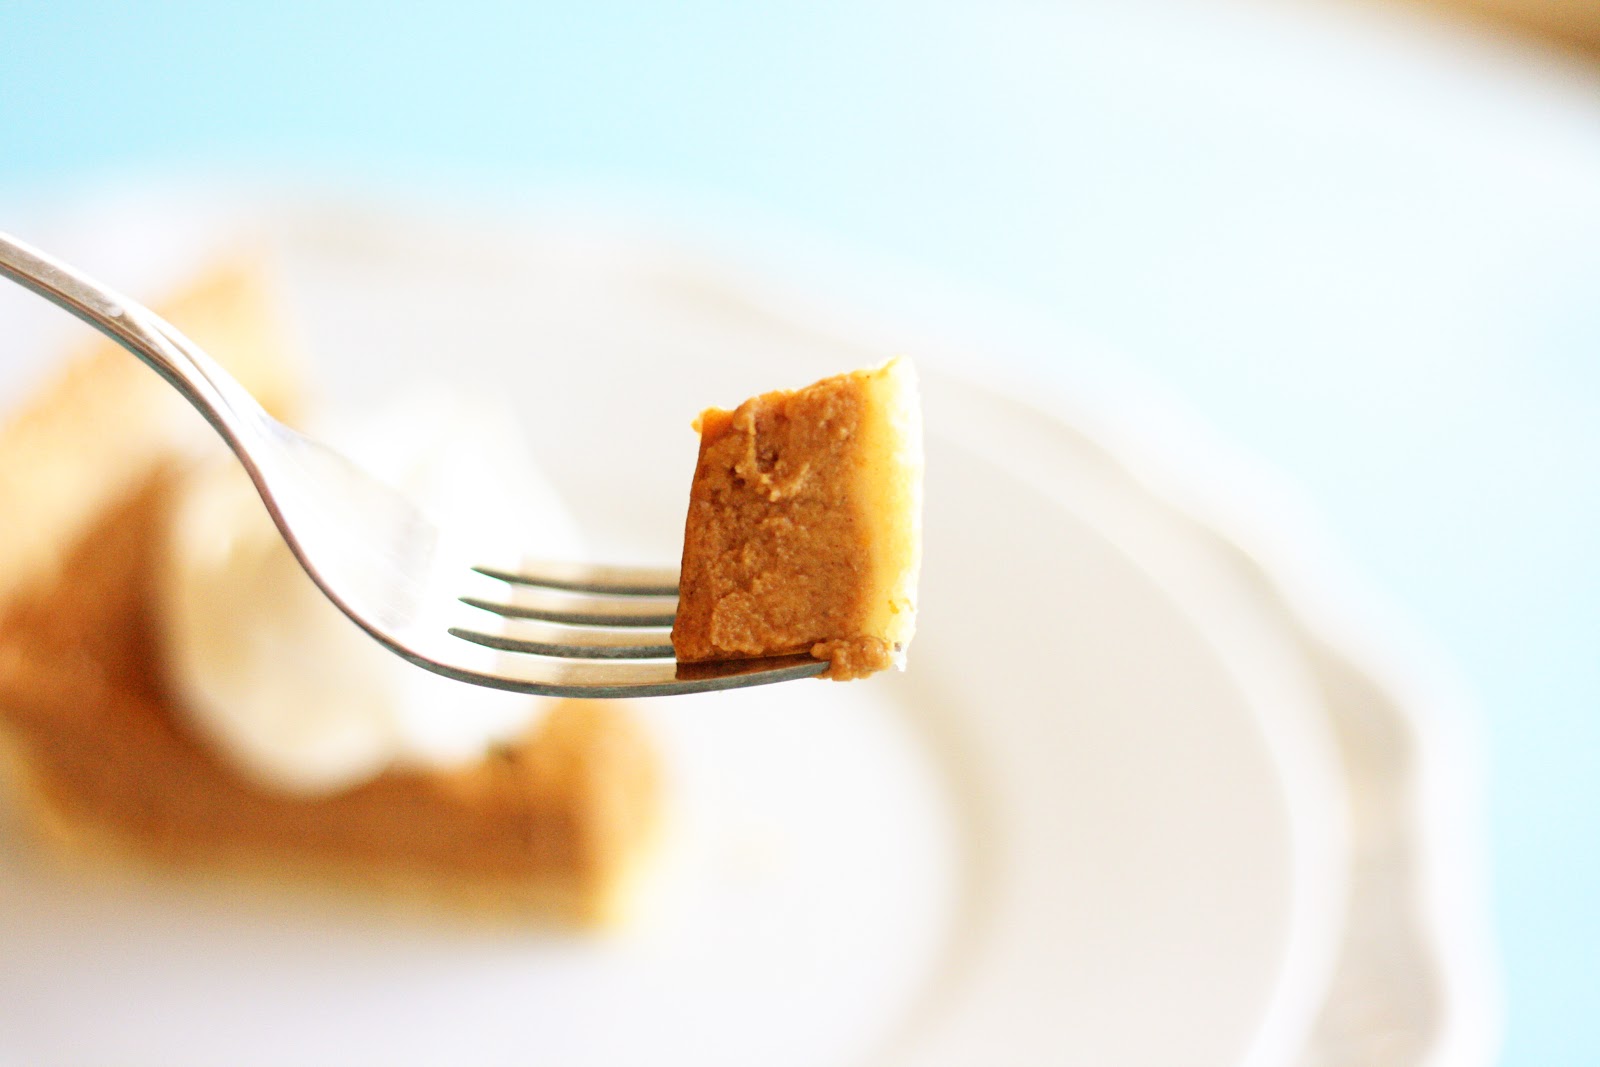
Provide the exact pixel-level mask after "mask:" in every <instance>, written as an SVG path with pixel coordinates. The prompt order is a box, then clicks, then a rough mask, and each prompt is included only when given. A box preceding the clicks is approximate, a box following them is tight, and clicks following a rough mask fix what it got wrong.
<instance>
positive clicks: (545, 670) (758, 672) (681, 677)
mask: <svg viewBox="0 0 1600 1067" xmlns="http://www.w3.org/2000/svg"><path fill="white" fill-rule="evenodd" d="M462 647H463V648H464V649H475V650H476V653H479V654H481V655H479V654H474V655H470V656H467V657H464V658H463V659H459V660H458V659H456V658H455V657H450V658H449V661H446V660H431V661H428V660H417V659H416V658H415V655H414V654H411V653H407V652H402V654H404V655H408V658H413V660H414V662H419V663H420V664H421V665H422V666H425V667H429V668H430V669H431V670H434V671H437V672H439V673H440V674H444V675H446V676H449V677H453V678H457V679H459V680H461V681H468V682H474V683H476V684H478V685H487V686H492V687H494V688H497V689H510V690H514V691H516V692H523V693H534V694H538V695H542V696H557V697H579V698H584V699H609V698H618V697H620V698H626V697H657V696H675V695H678V694H685V693H704V692H711V691H714V690H720V689H739V688H743V687H746V686H753V685H766V684H769V683H772V682H786V681H791V680H794V679H798V678H810V677H815V676H816V675H818V674H821V673H822V672H823V671H825V670H827V669H828V664H827V663H826V662H824V661H822V660H817V659H812V658H811V657H810V656H807V655H804V654H800V655H794V656H780V657H774V658H771V659H749V660H729V661H724V662H720V663H696V664H680V663H677V662H675V661H673V660H657V659H648V660H644V659H603V660H601V659H559V658H549V657H544V656H534V655H528V654H526V653H522V652H512V651H502V650H494V649H492V648H489V647H485V646H483V645H480V644H477V643H463V645H462Z"/></svg>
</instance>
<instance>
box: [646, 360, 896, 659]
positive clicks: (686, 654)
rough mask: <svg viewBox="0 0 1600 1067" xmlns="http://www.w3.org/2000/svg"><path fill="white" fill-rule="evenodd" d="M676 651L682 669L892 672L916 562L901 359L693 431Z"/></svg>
mask: <svg viewBox="0 0 1600 1067" xmlns="http://www.w3.org/2000/svg"><path fill="white" fill-rule="evenodd" d="M695 425H696V429H697V430H698V431H699V432H700V457H699V461H698V463H697V465H696V468H695V473H694V482H693V485H692V486H691V488H690V493H689V514H688V519H687V522H686V523H685V528H684V537H683V568H682V573H681V576H680V579H679V601H678V615H677V621H676V624H675V625H674V626H673V630H672V643H673V647H674V649H675V650H676V651H677V655H678V658H679V659H680V660H683V661H685V662H700V661H708V660H724V659H738V658H749V657H763V656H778V655H792V654H795V653H808V654H810V655H811V656H813V657H815V658H817V659H820V660H826V661H828V663H829V668H828V670H827V671H825V672H824V677H829V678H833V679H836V680H846V679H852V678H861V677H864V676H866V675H869V674H872V673H874V672H876V671H881V670H883V669H885V668H887V667H891V666H902V665H903V663H904V656H905V650H906V646H907V645H908V644H909V643H910V641H911V636H912V632H913V630H914V629H915V626H916V589H917V572H918V569H919V567H920V565H921V557H922V466H923V459H922V415H921V408H920V406H919V402H918V398H917V387H916V373H915V371H914V370H913V369H912V367H911V364H910V363H909V362H907V361H905V360H903V359H896V360H891V361H890V362H888V363H886V364H884V365H883V366H881V367H878V368H875V369H872V370H860V371H854V372H851V373H848V374H841V375H838V376H837V377H833V378H827V379H824V380H822V381H820V382H817V383H816V384H814V385H810V386H807V387H806V388H804V389H796V390H793V391H790V392H781V391H780V392H772V393H766V394H764V395H762V396H758V397H755V398H753V399H751V400H747V401H745V402H744V403H743V404H740V405H739V406H738V407H737V408H735V409H734V410H733V411H723V410H720V409H717V408H712V409H710V410H708V411H706V412H704V413H703V414H702V415H701V416H700V418H699V420H698V421H697V422H696V424H695Z"/></svg>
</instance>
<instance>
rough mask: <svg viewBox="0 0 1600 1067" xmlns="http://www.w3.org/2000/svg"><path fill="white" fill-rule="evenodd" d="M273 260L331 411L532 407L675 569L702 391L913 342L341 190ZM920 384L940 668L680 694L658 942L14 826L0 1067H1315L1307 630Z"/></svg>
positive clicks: (553, 438)
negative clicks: (445, 913)
mask: <svg viewBox="0 0 1600 1067" xmlns="http://www.w3.org/2000/svg"><path fill="white" fill-rule="evenodd" d="M146 217H147V218H148V216H146ZM263 232H266V233H270V234H271V235H272V236H271V238H270V241H269V246H270V250H271V252H272V254H273V255H274V256H275V258H276V262H277V263H278V265H279V267H280V273H281V279H282V281H283V285H284V292H285V295H286V296H287V299H288V304H289V307H290V309H291V311H292V312H293V314H294V317H295V323H296V325H297V327H298V328H299V330H300V332H301V334H302V336H303V337H304V338H305V339H306V341H307V346H308V348H309V350H310V352H311V353H312V355H313V357H314V358H315V360H316V362H317V365H318V367H319V368H320V369H322V370H324V371H325V377H326V380H327V382H328V385H329V392H330V394H331V395H332V397H333V398H334V399H335V401H336V402H338V403H345V404H348V403H351V402H354V401H359V400H360V399H362V398H363V397H366V396H368V395H370V394H374V393H382V392H383V391H385V390H386V389H387V388H389V387H391V386H393V385H394V384H397V383H400V382H404V381H406V380H411V379H416V378H421V377H432V378H435V379H439V378H443V379H447V380H448V382H449V385H450V386H451V387H452V388H457V389H460V390H463V391H467V392H488V391H493V392H495V393H497V394H499V395H503V396H506V397H510V398H512V399H513V400H514V402H515V403H516V405H517V407H518V408H519V410H520V413H521V415H522V416H523V418H524V421H525V423H526V425H527V427H528V431H529V437H530V440H531V442H532V444H533V447H534V449H535V453H536V455H537V456H538V457H539V458H540V459H541V460H542V461H543V462H544V463H545V464H546V465H547V466H548V468H549V470H550V471H551V473H552V474H553V476H554V477H555V479H556V480H557V481H558V483H559V484H560V485H561V487H562V488H563V489H564V490H565V491H566V492H567V494H568V496H569V498H570V500H571V502H572V504H573V507H574V509H575V510H576V511H577V512H578V513H579V514H580V516H581V518H582V519H583V520H585V522H586V523H587V524H588V525H589V527H590V528H591V531H592V533H593V534H594V537H595V540H596V542H597V543H598V544H599V545H601V546H602V547H603V548H604V549H605V550H606V551H607V552H608V553H609V554H611V555H624V556H634V557H638V558H657V559H670V558H672V556H673V555H674V554H675V551H676V541H677V537H678V534H679V530H680V527H681V515H682V508H683V499H684V490H685V488H686V483H687V478H688V474H689V471H690V470H691V469H692V465H693V456H694V438H693V436H692V435H691V434H690V433H689V431H688V429H687V421H688V419H689V418H690V417H691V416H692V415H693V414H694V413H695V412H696V411H697V410H698V409H699V408H700V407H701V406H703V405H705V404H706V403H710V402H722V403H731V402H734V401H737V400H738V399H740V398H742V397H743V396H745V395H748V394H750V393H753V392H756V391H760V390H762V389H766V388H770V387H773V386H775V385H794V384H801V383H803V382H805V381H808V380H810V379H812V378H815V377H818V376H821V375H823V374H826V373H830V372H834V371H837V370H840V369H844V368H847V367H851V366H855V365H859V364H862V363H866V362H871V361H873V360H876V359H879V358H881V357H882V356H884V355H887V354H888V353H886V352H880V351H877V350H876V349H875V347H874V345H873V344H872V343H870V342H861V341H859V340H856V339H853V338H851V337H849V336H846V335H843V334H840V333H839V332H837V331H835V330H832V329H830V328H829V327H828V326H827V325H826V323H825V322H824V321H822V320H820V319H816V318H813V317H808V316H807V315H804V314H791V313H788V312H786V311H784V310H783V309H781V308H779V307H776V306H773V305H772V304H771V303H770V302H769V301H767V300H766V299H765V298H764V297H763V295H762V294H761V293H759V292H757V291H754V290H751V289H749V288H747V287H745V286H743V285H741V284H738V283H736V282H732V281H729V280H728V279H726V278H724V277H721V276H720V275H718V274H717V273H716V272H714V271H707V270H705V269H702V268H700V267H697V266H695V265H693V264H691V263H688V262H686V261H685V260H684V259H683V258H682V257H679V256H677V255H675V254H670V253H668V252H665V251H662V250H661V249H659V248H651V247H640V246H638V245H635V244H630V243H627V242H617V241H607V240H592V239H587V238H577V237H572V236H560V235H556V234H552V233H549V232H545V231H539V230H536V229H522V230H510V231H506V232H493V231H490V230H483V229H474V228H472V227H466V226H463V227H453V226H446V225H437V226H419V225H416V224H413V223H412V222H410V221H406V222H404V223H403V224H402V221H401V220H398V219H393V218H384V217H381V216H379V215H362V214H360V213H358V212H352V211H351V210H350V209H349V208H348V207H347V206H341V207H337V208H323V209H314V208H308V207H305V206H299V207H295V208H293V209H280V210H278V211H277V213H276V214H275V215H274V216H273V217H272V219H271V224H270V226H267V227H264V228H263ZM108 239H110V237H109V236H108V235H107V234H105V233H103V232H102V234H101V236H100V240H102V241H104V240H108ZM108 258H115V257H111V256H110V255H109V254H108ZM0 306H3V307H5V308H10V307H12V306H14V305H12V304H10V303H7V304H4V305H0ZM923 370H924V376H925V385H926V403H927V415H928V428H929V475H928V514H927V563H926V567H925V572H924V581H923V596H922V599H923V616H922V628H921V631H920V633H919V636H918V638H917V641H916V644H915V646H914V647H913V650H912V659H911V670H910V671H909V672H908V673H906V674H905V675H903V676H893V677H883V678H879V679H875V680H873V681H871V682H867V683H862V684H857V685H852V686H836V685H831V684H823V683H804V684H796V685H791V686H788V687H779V688H774V689H766V690H758V691H752V692H744V693H735V694H724V695H719V696H714V697H705V698H693V699H680V700H675V701H671V702H663V703H660V704H655V705H651V706H650V707H649V708H648V709H647V715H648V718H649V721H650V722H651V724H652V726H653V728H654V729H655V730H656V732H657V733H658V735H659V736H660V738H661V740H662V744H663V748H664V750H665V751H666V752H667V754H668V756H669V760H670V766H671V768H672V773H673V782H674V786H675V790H676V794H677V804H678V818H677V824H678V827H679V832H678V834H677V836H676V838H675V840H674V842H673V847H672V848H671V850H670V859H669V862H668V864H667V865H666V868H665V870H664V871H663V874H662V877H661V884H660V887H659V892H658V893H657V896H656V905H655V907H654V908H653V915H652V916H650V917H649V920H648V921H646V922H644V923H642V924H641V925H640V928H639V929H637V930H635V931H632V932H629V933H628V934H625V935H623V936H619V937H616V938H612V939H608V940H603V941H587V940H582V939H574V938H555V937H551V936H549V935H541V934H536V933H529V932H523V931H516V930H507V929H503V928H501V929H493V930H487V929H482V928H475V927H472V926H470V925H459V924H449V923H433V924H425V925H419V924H417V923H415V922H411V921H406V920H401V919H397V918H394V917H390V916H387V915H384V914H375V913H373V912H371V911H368V910H365V909H363V908H361V907H359V906H353V905H351V904H350V903H348V902H345V903H337V902H329V901H326V900H322V899H317V898H311V897H307V896H302V895H298V894H288V893H285V894H266V895H263V894H260V893H256V892H251V893H248V894H247V893H244V892H242V891H240V890H238V889H237V888H235V887H224V886H194V885H187V886H185V885H171V884H166V883H163V882H160V881H154V880H150V879H145V878H135V877H132V876H126V875H112V876H108V877H107V878H103V879H96V880H84V879H82V878H81V877H77V876H73V875H69V874H67V873H65V872H61V871H59V870H58V869H56V868H55V867H54V866H53V865H52V864H51V863H50V861H49V860H48V858H47V857H44V856H41V855H39V854H37V853H36V852H34V851H33V850H32V849H31V848H30V847H29V845H28V844H27V843H26V839H25V838H24V837H23V836H22V834H21V832H20V828H18V827H16V826H15V825H12V824H7V826H6V830H5V834H6V836H5V838H4V839H3V840H0V849H3V850H4V852H3V854H4V855H5V857H6V861H5V862H4V864H3V865H0V902H3V907H0V946H3V947H0V1057H3V1056H4V1055H6V1054H10V1055H13V1056H16V1057H18V1058H27V1059H30V1060H42V1061H45V1062H51V1061H61V1062H107V1061H110V1062H118V1063H130V1064H137V1063H152V1064H154V1063H161V1064H182V1063H191V1062H192V1063H211V1062H216V1061H218V1060H219V1059H226V1060H227V1061H229V1062H233V1063H281V1062H285V1061H309V1062H316V1061H337V1062H344V1063H369V1062H370V1063H384V1064H396V1063H407V1062H419V1063H424V1062H438V1061H440V1060H441V1059H444V1058H448V1059H450V1060H452V1061H455V1062H471V1063H479V1062H483V1063H497V1062H530V1061H531V1062H558V1063H563V1064H587V1063H596V1064H598V1063H633V1062H649V1063H652V1064H671V1063H693V1064H698V1065H711V1064H720V1063H728V1064H734V1063H739V1064H743V1063H749V1062H760V1063H763V1064H773V1065H777V1064H808V1065H810V1064H825V1063H854V1062H863V1061H870V1062H883V1061H893V1062H906V1063H919V1064H934V1063H972V1062H980V1061H985V1062H1046V1061H1047V1062H1053V1063H1084V1064H1103V1063H1108V1062H1116V1063H1119V1064H1152V1065H1154V1064H1160V1065H1164V1067H1178V1065H1183V1064H1208V1065H1214V1064H1231V1063H1239V1062H1253V1063H1263V1064H1265V1063H1276V1062H1284V1061H1286V1060H1287V1059H1288V1058H1289V1057H1290V1056H1291V1055H1292V1054H1293V1053H1294V1052H1295V1051H1296V1050H1297V1049H1298V1047H1299V1046H1300V1044H1301V1042H1302V1039H1303V1037H1304V1035H1305V1032H1306V1029H1307V1027H1308V1025H1309V1023H1310V1020H1311V1018H1312V1015H1313V1013H1314V1011H1315V1010H1316V1008H1317V1006H1318V1005H1319V1003H1320V1001H1321V998H1322V994H1323V992H1324V990H1325V985H1326V981H1327V978H1328V975H1329V973H1330V970H1331V963H1332V957H1333V952H1334V947H1335V945H1336V943H1337V940H1338V936H1339V932H1340V923H1339V916H1340V914H1341V907H1342V903H1343V896H1342V883H1343V876H1344V870H1343V868H1344V862H1345V857H1344V852H1343V850H1342V837H1341V823H1340V812H1341V811H1342V794H1341V787H1340V785H1339V780H1338V779H1337V777H1336V775H1335V773H1334V769H1333V755H1332V750H1331V747H1330V744H1329V741H1328V738H1327V737H1326V733H1325V731H1326V723H1325V721H1324V718H1323V715H1322V712H1321V708H1320V706H1319V704H1318V700H1317V696H1316V694H1315V692H1314V691H1313V689H1312V687H1311V684H1310V682H1309V680H1308V678H1307V677H1306V676H1305V674H1304V672H1303V670H1301V669H1300V666H1299V660H1298V659H1297V658H1296V656H1295V655H1293V654H1292V652H1291V650H1290V649H1289V647H1288V644H1287V640H1288V639H1287V638H1286V637H1285V636H1283V635H1282V634H1281V633H1279V632H1278V631H1276V630H1274V629H1273V628H1272V626H1271V625H1270V624H1269V622H1268V621H1267V619H1266V617H1265V616H1264V614H1263V613H1261V612H1260V611H1259V610H1256V609H1255V608H1253V607H1252V606H1251V604H1250V603H1249V602H1248V601H1247V600H1246V599H1244V598H1239V597H1232V596H1229V595H1227V594H1226V592H1225V591H1223V590H1217V589H1213V590H1209V591H1208V590H1200V589H1196V588H1195V587H1194V585H1193V583H1192V582H1185V581H1181V580H1178V578H1177V576H1176V575H1175V574H1173V573H1168V572H1169V571H1171V569H1172V568H1171V562H1170V560H1167V559H1166V558H1165V557H1163V556H1162V555H1161V554H1160V553H1141V550H1140V547H1139V545H1138V544H1137V543H1132V542H1130V539H1129V538H1127V537H1125V536H1122V531H1123V520H1122V519H1121V518H1119V515H1121V514H1122V512H1121V510H1119V509H1120V505H1119V504H1118V501H1117V499H1116V498H1115V494H1114V493H1113V492H1112V491H1111V490H1109V489H1108V488H1107V487H1106V486H1105V485H1097V484H1095V483H1094V481H1093V480H1092V479H1088V478H1081V477H1078V476H1077V475H1078V474H1079V473H1081V466H1079V465H1075V461H1074V457H1073V456H1072V455H1071V454H1070V453H1068V452H1067V451H1066V450H1064V449H1062V448H1061V447H1060V443H1059V440H1058V439H1056V438H1054V437H1052V435H1050V434H1049V433H1041V432H1038V428H1037V427H1033V426H1030V425H1029V424H1028V423H1027V422H1026V421H1025V420H1018V419H1015V418H1012V417H1011V416H1010V415H1009V414H1008V409H1007V407H1006V405H1005V403H1004V402H1003V401H1001V400H1000V399H998V398H997V397H995V396H993V395H992V394H990V393H988V392H986V391H985V390H984V389H983V388H982V387H979V386H977V385H974V384H972V383H970V382H967V381H964V380H963V379H962V378H960V377H959V376H953V375H950V374H948V373H945V372H942V371H940V370H938V369H937V368H934V367H929V366H924V368H923ZM16 376H19V377H20V376H21V374H20V372H19V373H18V374H17V375H16ZM1053 442H1054V443H1053Z"/></svg>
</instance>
